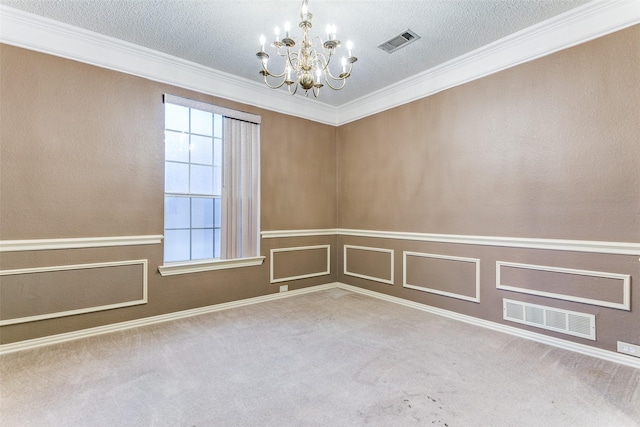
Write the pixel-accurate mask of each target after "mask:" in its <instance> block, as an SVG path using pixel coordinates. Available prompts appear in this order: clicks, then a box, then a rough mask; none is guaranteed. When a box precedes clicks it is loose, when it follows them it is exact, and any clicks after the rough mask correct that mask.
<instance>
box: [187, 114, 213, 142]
mask: <svg viewBox="0 0 640 427" xmlns="http://www.w3.org/2000/svg"><path fill="white" fill-rule="evenodd" d="M212 119H213V114H212V113H208V112H206V111H201V110H194V109H193V108H192V109H191V133H199V134H200V135H207V136H211V133H212V132H213V123H212V121H213V120H212Z"/></svg>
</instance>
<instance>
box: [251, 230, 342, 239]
mask: <svg viewBox="0 0 640 427" xmlns="http://www.w3.org/2000/svg"><path fill="white" fill-rule="evenodd" d="M260 234H261V235H262V238H263V239H282V238H285V237H312V236H334V235H335V234H337V229H336V228H319V229H309V230H273V231H263V232H262V233H260Z"/></svg>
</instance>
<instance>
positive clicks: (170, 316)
mask: <svg viewBox="0 0 640 427" xmlns="http://www.w3.org/2000/svg"><path fill="white" fill-rule="evenodd" d="M335 287H337V285H336V284H335V283H328V284H326V285H318V286H312V287H308V288H302V289H296V290H292V291H287V292H280V293H273V294H268V295H263V296H259V297H253V298H247V299H243V300H238V301H231V302H227V303H222V304H216V305H209V306H206V307H199V308H194V309H191V310H183V311H177V312H174V313H167V314H161V315H158V316H152V317H145V318H142V319H135V320H129V321H126V322H120V323H113V324H111V325H104V326H98V327H95V328H88V329H82V330H79V331H73V332H67V333H63V334H57V335H50V336H46V337H42V338H34V339H30V340H25V341H18V342H15V343H10V344H2V345H0V355H2V354H7V353H14V352H16V351H22V350H29V349H33V348H37V347H42V346H46V345H52V344H59V343H63V342H67V341H72V340H76V339H80V338H87V337H93V336H97V335H102V334H108V333H111V332H118V331H124V330H127V329H132V328H138V327H140V326H148V325H155V324H157V323H162V322H169V321H172V320H178V319H184V318H187V317H191V316H199V315H201V314H207V313H214V312H216V311H222V310H228V309H231V308H236V307H244V306H248V305H252V304H258V303H261V302H267V301H273V300H277V299H281V298H288V297H292V296H296V295H302V294H307V293H311V292H318V291H322V290H325V289H333V288H335Z"/></svg>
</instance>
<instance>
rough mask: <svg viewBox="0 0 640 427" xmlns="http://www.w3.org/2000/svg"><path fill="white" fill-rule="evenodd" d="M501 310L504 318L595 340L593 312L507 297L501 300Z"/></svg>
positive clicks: (594, 317)
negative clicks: (537, 303)
mask: <svg viewBox="0 0 640 427" xmlns="http://www.w3.org/2000/svg"><path fill="white" fill-rule="evenodd" d="M502 312H503V318H504V319H505V320H510V321H512V322H518V323H523V324H525V325H530V326H536V327H538V328H543V329H549V330H551V331H556V332H562V333H564V334H568V335H573V336H576V337H581V338H587V339H590V340H593V341H595V340H596V316H594V315H593V314H586V313H578V312H575V311H568V310H561V309H559V308H551V307H545V306H543V305H536V304H529V303H525V302H521V301H514V300H509V299H503V300H502Z"/></svg>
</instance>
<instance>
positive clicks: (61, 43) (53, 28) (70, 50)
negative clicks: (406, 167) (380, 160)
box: [0, 0, 640, 126]
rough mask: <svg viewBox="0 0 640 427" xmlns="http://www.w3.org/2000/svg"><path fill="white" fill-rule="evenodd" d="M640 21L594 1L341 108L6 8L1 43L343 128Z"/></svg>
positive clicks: (607, 1)
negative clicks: (274, 89) (365, 118)
mask: <svg viewBox="0 0 640 427" xmlns="http://www.w3.org/2000/svg"><path fill="white" fill-rule="evenodd" d="M638 23H640V2H638V1H636V0H594V1H592V2H590V3H587V4H585V5H583V6H581V7H577V8H575V9H572V10H570V11H568V12H566V13H564V14H561V15H558V16H556V17H554V18H551V19H549V20H547V21H544V22H541V23H539V24H537V25H533V26H531V27H529V28H526V29H524V30H522V31H519V32H517V33H514V34H512V35H510V36H507V37H504V38H502V39H500V40H498V41H496V42H494V43H491V44H489V45H486V46H484V47H481V48H479V49H476V50H474V51H472V52H469V53H467V54H465V55H462V56H460V57H458V58H455V59H453V60H451V61H448V62H446V63H444V64H441V65H439V66H436V67H434V68H431V69H429V70H426V71H424V72H422V73H419V74H417V75H415V76H412V77H410V78H407V79H405V80H403V81H401V82H398V83H395V84H392V85H390V86H388V87H385V88H383V89H381V90H378V91H376V92H373V93H371V94H369V95H366V96H363V97H361V98H358V99H356V100H354V101H351V102H348V103H346V104H343V105H341V106H338V107H334V106H331V105H328V104H325V103H322V102H318V101H314V100H310V99H307V98H304V97H292V96H290V95H288V94H286V93H284V92H281V91H273V90H271V89H268V88H266V87H264V85H262V84H260V83H259V82H254V81H251V80H248V79H244V78H240V77H237V76H234V75H232V74H228V73H223V72H221V71H218V70H214V69H211V68H208V67H205V66H202V65H199V64H196V63H193V62H190V61H186V60H183V59H180V58H176V57H174V56H171V55H167V54H164V53H161V52H157V51H154V50H151V49H148V48H144V47H141V46H138V45H135V44H133V43H128V42H125V41H122V40H119V39H115V38H112V37H108V36H104V35H101V34H98V33H95V32H92V31H88V30H85V29H82V28H78V27H74V26H71V25H68V24H64V23H61V22H58V21H55V20H52V19H49V18H44V17H41V16H38V15H34V14H31V13H27V12H23V11H20V10H17V9H14V8H11V7H7V6H2V5H0V42H2V43H6V44H9V45H13V46H17V47H22V48H25V49H29V50H34V51H38V52H42V53H46V54H50V55H55V56H59V57H63V58H67V59H72V60H75V61H80V62H83V63H87V64H91V65H95V66H98V67H102V68H107V69H111V70H115V71H119V72H123V73H127V74H131V75H135V76H139V77H143V78H147V79H150V80H153V81H158V82H162V83H166V84H170V85H174V86H179V87H182V88H186V89H190V90H194V91H197V92H201V93H204V94H208V95H213V96H217V97H221V98H225V99H229V100H232V101H236V102H240V103H244V104H249V105H253V106H256V107H259V108H264V109H267V110H271V111H275V112H279V113H283V114H288V115H291V116H296V117H301V118H305V119H309V120H313V121H316V122H320V123H324V124H329V125H333V126H340V125H343V124H346V123H349V122H352V121H355V120H358V119H361V118H364V117H367V116H370V115H373V114H376V113H378V112H381V111H384V110H388V109H390V108H393V107H397V106H400V105H402V104H406V103H408V102H412V101H415V100H417V99H420V98H424V97H426V96H429V95H433V94H435V93H438V92H441V91H443V90H446V89H449V88H451V87H454V86H457V85H461V84H464V83H466V82H469V81H472V80H475V79H479V78H481V77H484V76H487V75H489V74H493V73H496V72H499V71H501V70H504V69H506V68H510V67H513V66H516V65H518V64H521V63H524V62H527V61H531V60H533V59H536V58H540V57H542V56H545V55H549V54H551V53H553V52H557V51H559V50H562V49H566V48H569V47H572V46H575V45H577V44H580V43H584V42H587V41H589V40H592V39H594V38H597V37H601V36H604V35H606V34H610V33H612V32H615V31H619V30H621V29H624V28H627V27H630V26H632V25H634V24H638Z"/></svg>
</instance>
